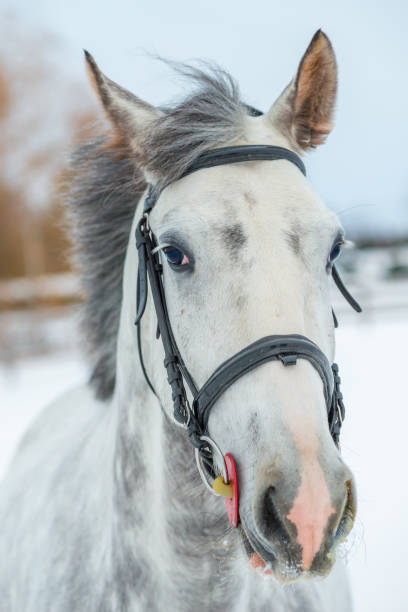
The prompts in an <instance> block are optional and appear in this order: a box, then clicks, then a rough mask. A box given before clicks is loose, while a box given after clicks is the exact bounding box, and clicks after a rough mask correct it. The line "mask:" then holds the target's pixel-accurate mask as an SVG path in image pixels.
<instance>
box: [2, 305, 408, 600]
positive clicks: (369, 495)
mask: <svg viewBox="0 0 408 612" xmlns="http://www.w3.org/2000/svg"><path fill="white" fill-rule="evenodd" d="M339 318H340V327H339V329H338V331H337V361H338V363H339V364H340V374H341V376H342V381H343V384H342V390H343V393H344V397H345V403H346V421H345V423H344V429H343V435H342V452H343V456H344V458H345V460H346V462H347V463H348V464H349V465H350V467H351V468H352V470H353V472H354V474H355V477H356V481H357V491H358V504H359V508H358V518H357V521H356V526H355V528H354V530H353V532H352V536H351V537H350V538H349V543H348V544H347V545H346V553H347V560H348V566H349V571H350V575H351V579H352V583H353V590H354V598H355V610H356V612H383V611H384V610H387V612H403V611H404V612H405V611H406V610H408V596H407V590H406V589H407V587H406V585H405V574H406V571H405V562H404V558H405V552H406V550H407V548H408V535H407V534H408V530H407V524H406V520H407V511H406V508H407V507H408V488H407V474H406V466H407V461H406V446H405V445H406V444H407V441H406V440H407V427H408V416H407V399H406V398H407V393H406V380H407V379H406V376H407V373H406V358H405V355H406V343H407V339H408V321H407V317H406V316H405V317H403V311H402V310H401V309H400V308H397V309H395V310H393V311H389V310H387V312H386V313H384V311H382V310H381V309H379V310H378V311H377V312H376V313H373V312H372V313H371V314H370V315H369V316H367V317H365V316H364V315H360V317H359V316H358V315H353V314H349V315H347V316H343V313H342V316H341V317H339ZM86 376H87V370H86V366H85V363H84V361H83V360H82V358H81V357H80V356H79V354H78V353H77V352H76V351H75V350H73V349H70V350H69V352H68V353H66V354H64V353H61V352H60V353H57V354H52V355H46V356H41V357H37V358H35V359H34V358H30V359H28V360H23V361H18V362H16V363H15V364H14V365H13V366H12V367H11V366H10V367H5V366H1V367H0V397H1V405H0V422H1V424H2V428H1V431H0V473H1V474H2V473H3V472H4V469H5V467H6V464H7V462H8V460H9V458H10V456H11V454H12V452H13V451H14V449H15V446H16V443H17V440H18V439H19V437H20V436H21V434H22V432H23V431H24V430H25V428H26V427H27V425H28V423H29V422H30V420H31V419H32V418H34V416H35V415H36V414H37V412H38V411H39V410H40V409H41V407H42V406H43V405H45V404H47V403H48V402H50V401H51V400H52V399H53V398H54V397H55V396H57V395H58V394H59V393H61V392H63V391H64V390H65V389H67V388H69V387H71V386H72V385H76V384H78V383H81V382H82V381H84V380H85V379H86Z"/></svg>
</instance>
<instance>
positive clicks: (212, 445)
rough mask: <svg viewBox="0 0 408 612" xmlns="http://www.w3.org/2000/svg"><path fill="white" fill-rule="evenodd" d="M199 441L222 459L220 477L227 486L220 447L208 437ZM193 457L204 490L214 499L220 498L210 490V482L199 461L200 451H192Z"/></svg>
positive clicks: (226, 474)
mask: <svg viewBox="0 0 408 612" xmlns="http://www.w3.org/2000/svg"><path fill="white" fill-rule="evenodd" d="M200 440H203V442H207V444H208V445H209V446H210V448H211V450H212V451H213V452H214V451H215V452H216V454H218V456H219V457H220V458H221V459H222V477H223V479H224V482H225V484H228V483H229V480H228V471H227V465H226V463H225V458H224V455H223V454H222V451H221V449H220V447H219V446H218V445H217V444H216V443H215V442H214V440H212V439H211V438H210V437H209V436H200ZM194 455H195V460H196V463H197V469H198V473H199V474H200V476H201V480H202V481H203V483H204V484H205V486H206V488H207V489H208V491H209V492H210V493H212V494H213V495H215V496H216V497H222V495H220V494H219V493H216V492H215V491H214V489H213V488H212V485H211V484H210V482H209V480H208V478H207V475H206V472H205V468H204V466H203V462H202V459H201V455H200V451H199V449H198V448H195V449H194Z"/></svg>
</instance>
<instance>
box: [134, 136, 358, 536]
mask: <svg viewBox="0 0 408 612" xmlns="http://www.w3.org/2000/svg"><path fill="white" fill-rule="evenodd" d="M256 160H269V161H273V160H287V161H289V162H291V163H292V164H294V165H295V166H296V167H297V168H298V169H299V170H300V171H301V172H302V173H303V174H304V175H306V170H305V166H304V164H303V162H302V160H301V159H300V157H299V156H298V155H296V154H295V153H294V152H293V151H290V150H289V149H284V148H282V147H273V146H268V145H248V146H237V147H223V148H220V149H214V150H211V151H208V152H206V153H204V154H202V155H201V156H200V157H198V159H197V160H196V161H195V162H194V163H193V164H192V165H191V166H190V167H189V168H187V169H186V170H185V172H184V173H183V174H182V176H180V177H179V178H182V177H184V176H187V175H188V174H191V173H192V172H196V171H197V170H200V169H202V168H211V167H213V166H219V165H223V164H231V163H237V162H248V161H256ZM159 195H160V193H159V191H158V190H157V189H156V188H154V187H153V186H150V187H149V190H148V194H147V197H146V200H145V202H144V211H143V216H142V218H141V219H140V221H139V222H138V224H137V227H136V247H137V251H138V257H139V267H138V278H137V315H136V325H137V326H138V334H137V338H138V349H139V357H140V361H141V366H142V370H143V373H144V376H145V378H146V381H147V383H148V385H149V387H150V388H151V390H152V391H153V393H155V390H154V387H153V385H152V383H151V381H150V379H149V376H148V374H147V372H146V369H145V365H144V362H143V354H142V347H141V334H140V322H141V319H142V317H143V313H144V311H145V308H146V302H147V292H148V285H149V284H150V288H151V292H152V297H153V303H154V307H155V311H156V315H157V338H159V337H161V339H162V344H163V348H164V354H165V359H164V366H165V368H166V370H167V380H168V383H169V385H170V387H171V391H172V400H173V413H174V419H175V421H176V422H177V423H179V424H180V425H182V426H183V427H184V428H185V429H186V430H187V433H188V435H189V437H190V441H191V443H192V445H193V446H194V447H195V454H196V459H197V466H198V469H199V472H200V475H201V477H202V479H203V481H204V484H205V485H206V486H207V488H208V489H209V490H210V491H212V492H213V493H215V494H216V495H222V496H224V497H225V498H226V503H227V512H228V516H229V519H230V522H231V525H232V526H233V527H236V526H237V525H238V522H239V518H238V516H239V515H238V508H239V490H238V478H237V474H236V466H235V462H234V459H233V457H232V456H231V455H229V454H226V455H223V453H222V451H221V450H220V449H219V447H218V446H217V445H216V443H215V442H214V440H212V439H211V437H210V436H209V432H208V419H209V415H210V412H211V409H212V407H213V406H214V404H215V403H216V402H217V400H218V399H219V397H220V396H221V395H222V394H223V393H224V392H225V391H226V390H227V389H229V387H230V386H231V385H232V384H234V382H235V381H237V380H238V379H239V378H241V376H244V375H245V374H247V373H248V372H250V371H251V370H253V369H255V368H257V367H259V366H260V365H262V364H263V363H266V362H268V361H280V362H281V363H282V364H283V365H284V366H285V367H291V366H294V365H296V363H297V360H298V359H306V360H307V361H309V363H310V364H311V365H312V366H313V367H314V368H315V370H316V371H317V372H318V374H319V376H320V378H321V380H322V383H323V393H324V398H325V402H326V407H327V416H328V425H329V429H330V433H331V435H332V438H333V440H334V442H335V444H336V445H337V446H338V444H339V437H340V429H341V425H342V423H343V420H344V416H345V410H344V404H343V396H342V393H341V391H340V377H339V373H338V372H339V368H338V365H337V364H336V363H333V364H332V365H330V363H329V362H328V360H327V357H326V356H325V354H324V353H323V352H322V351H321V350H320V348H319V347H318V346H317V345H316V344H315V343H314V342H312V341H311V340H309V339H308V338H306V337H305V336H301V335H299V334H289V335H272V336H266V337H264V338H261V339H259V340H257V341H256V342H254V343H252V344H250V345H249V346H247V347H245V348H244V349H242V350H241V351H239V352H238V353H236V354H235V355H233V356H232V357H231V358H230V359H227V360H226V361H224V362H223V363H222V364H221V365H220V366H219V367H218V368H217V369H216V370H215V372H214V373H213V374H212V375H211V376H210V378H209V379H208V380H207V382H206V383H205V384H204V385H203V386H202V387H201V389H198V388H197V386H196V384H195V382H194V380H193V378H192V376H191V374H190V373H189V371H188V369H187V367H186V365H185V364H184V361H183V358H182V355H181V353H180V351H179V349H178V346H177V343H176V341H175V338H174V335H173V331H172V328H171V324H170V320H169V316H168V311H167V305H166V298H165V294H164V287H163V282H162V273H163V267H162V264H161V262H160V255H159V251H158V249H157V246H158V245H157V241H156V238H155V235H154V233H153V231H152V229H151V227H150V224H149V213H150V211H151V210H152V208H153V206H154V205H155V203H156V201H157V199H158V197H159ZM332 275H333V279H334V282H335V283H336V285H337V287H338V288H339V290H340V291H341V293H342V295H343V296H344V297H345V299H346V300H347V301H348V302H349V304H350V305H351V306H352V307H353V308H354V309H355V310H356V311H357V312H361V307H360V306H359V304H358V303H357V302H356V300H355V299H354V298H353V297H352V296H351V295H350V293H349V292H348V291H347V289H346V288H345V286H344V284H343V283H342V281H341V279H340V276H339V273H338V271H337V270H336V268H335V266H333V267H332ZM333 318H334V321H335V323H336V318H335V315H334V312H333ZM185 383H186V384H187V386H188V387H189V389H190V392H191V395H192V398H193V402H192V405H190V403H189V401H188V397H187V393H186V388H185ZM215 460H217V463H218V464H220V465H221V466H222V471H223V476H222V478H221V480H220V478H215V476H216V469H215ZM208 477H210V478H212V479H215V480H214V483H213V484H212V485H210V484H209V482H208Z"/></svg>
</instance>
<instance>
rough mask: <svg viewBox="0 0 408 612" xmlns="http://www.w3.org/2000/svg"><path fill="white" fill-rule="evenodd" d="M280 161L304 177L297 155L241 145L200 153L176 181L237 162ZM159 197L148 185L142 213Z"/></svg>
mask: <svg viewBox="0 0 408 612" xmlns="http://www.w3.org/2000/svg"><path fill="white" fill-rule="evenodd" d="M281 159H285V160H286V161H289V162H291V163H292V164H294V165H295V166H296V167H297V168H298V169H299V170H300V171H301V173H302V174H303V175H304V176H306V168H305V164H304V163H303V162H302V160H301V159H300V157H299V155H296V153H294V152H293V151H291V150H290V149H285V148H284V147H275V146H272V145H242V146H236V147H220V148H219V149H212V150H211V151H206V152H205V153H202V154H201V155H199V156H198V157H197V159H196V160H194V162H193V163H192V164H190V166H188V167H187V168H186V169H185V170H184V172H183V173H182V174H181V175H180V176H179V177H178V179H176V180H179V179H181V178H184V177H185V176H188V175H189V174H192V173H193V172H197V170H202V169H203V168H212V167H213V166H223V165H225V164H235V163H239V162H249V161H277V160H281ZM167 186H168V185H165V187H163V188H162V191H163V189H165V188H166V187H167ZM159 196H160V191H158V190H157V189H154V188H153V186H152V185H149V190H148V194H147V197H146V199H145V202H144V208H143V212H144V213H148V212H150V211H151V210H152V208H153V206H154V205H155V204H156V202H157V200H158V198H159Z"/></svg>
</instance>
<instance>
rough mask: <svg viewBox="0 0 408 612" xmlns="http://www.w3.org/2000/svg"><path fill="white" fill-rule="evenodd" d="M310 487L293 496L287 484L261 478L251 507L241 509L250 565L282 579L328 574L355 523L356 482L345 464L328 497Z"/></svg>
mask: <svg viewBox="0 0 408 612" xmlns="http://www.w3.org/2000/svg"><path fill="white" fill-rule="evenodd" d="M308 488H309V485H308ZM308 488H307V489H303V488H302V484H301V485H300V487H299V489H298V490H297V492H296V494H295V497H294V498H293V496H287V495H286V492H287V491H286V490H285V487H284V484H283V485H282V483H279V484H278V486H276V483H274V485H272V484H271V483H265V482H262V484H261V485H259V486H258V487H257V490H256V492H255V496H254V497H255V500H254V502H253V504H252V508H248V511H246V512H245V510H244V509H243V508H242V512H241V535H242V539H243V543H244V547H245V550H246V553H247V555H248V558H249V561H250V564H251V565H252V566H253V567H254V568H256V569H258V570H262V571H263V572H264V573H265V574H273V575H274V577H275V578H276V579H277V580H279V581H280V582H284V583H287V582H293V581H294V580H296V579H297V578H299V577H301V576H307V577H319V576H320V577H323V576H326V575H327V574H328V573H329V571H330V570H331V568H332V566H333V563H334V561H335V549H336V546H337V545H338V544H339V543H340V542H342V541H344V540H345V539H346V537H347V535H348V534H349V532H350V531H351V529H352V527H353V523H354V518H355V514H356V504H355V497H356V496H355V490H354V482H353V477H352V475H351V473H350V471H349V470H348V468H347V467H346V466H345V465H344V464H343V463H340V465H339V467H338V469H337V470H336V472H335V473H334V474H332V476H331V478H330V481H329V483H328V491H327V493H328V494H327V495H324V494H323V495H321V496H320V491H319V490H315V491H313V490H310V491H309V490H308Z"/></svg>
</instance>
